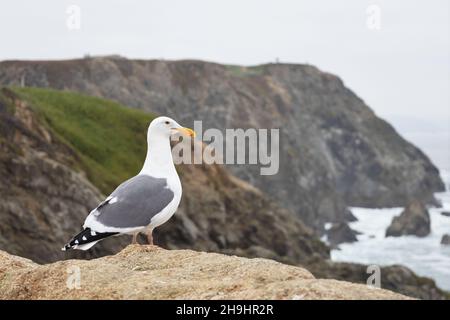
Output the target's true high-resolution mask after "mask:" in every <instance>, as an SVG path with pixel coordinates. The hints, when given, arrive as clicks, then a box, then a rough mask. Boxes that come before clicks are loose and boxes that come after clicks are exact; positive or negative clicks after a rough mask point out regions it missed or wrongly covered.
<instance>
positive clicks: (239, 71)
mask: <svg viewBox="0 0 450 320" xmlns="http://www.w3.org/2000/svg"><path fill="white" fill-rule="evenodd" d="M225 68H226V69H227V70H228V72H230V73H231V74H232V75H233V76H235V77H248V76H256V75H262V74H263V73H264V65H258V66H252V67H244V66H238V65H225Z"/></svg>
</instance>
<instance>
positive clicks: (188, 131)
mask: <svg viewBox="0 0 450 320" xmlns="http://www.w3.org/2000/svg"><path fill="white" fill-rule="evenodd" d="M175 130H177V131H178V132H181V133H182V134H184V135H186V136H189V137H192V138H195V131H194V130H192V129H189V128H176V129H175Z"/></svg>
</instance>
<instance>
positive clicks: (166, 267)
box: [0, 245, 408, 300]
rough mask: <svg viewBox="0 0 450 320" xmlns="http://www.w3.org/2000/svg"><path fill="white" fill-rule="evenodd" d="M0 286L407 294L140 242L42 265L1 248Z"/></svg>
mask: <svg viewBox="0 0 450 320" xmlns="http://www.w3.org/2000/svg"><path fill="white" fill-rule="evenodd" d="M75 268H77V270H79V275H80V281H79V282H75V281H72V282H71V281H68V270H74V269H75ZM78 284H79V286H78ZM74 286H77V287H74ZM0 287H1V288H2V290H0V299H355V300H356V299H358V300H359V299H407V298H408V297H406V296H403V295H400V294H397V293H393V292H391V291H387V290H383V289H379V290H374V289H371V288H368V287H367V286H364V285H360V284H352V283H348V282H343V281H336V280H319V279H315V278H314V276H313V275H312V274H311V273H310V272H309V271H307V270H305V269H302V268H299V267H293V266H287V265H283V264H281V263H278V262H275V261H272V260H266V259H246V258H239V257H236V256H232V257H231V256H225V255H221V254H215V253H205V252H196V251H191V250H164V249H161V248H158V247H155V246H139V245H133V246H128V247H127V248H125V249H124V250H123V251H121V252H120V253H118V254H117V255H114V256H109V257H104V258H100V259H95V260H90V261H83V260H67V261H61V262H56V263H53V264H48V265H37V264H35V263H33V262H31V261H29V260H25V259H23V258H18V257H15V256H11V255H9V254H7V253H5V252H1V251H0Z"/></svg>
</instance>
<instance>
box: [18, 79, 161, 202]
mask: <svg viewBox="0 0 450 320" xmlns="http://www.w3.org/2000/svg"><path fill="white" fill-rule="evenodd" d="M13 91H14V92H15V93H16V94H17V95H19V96H20V97H21V98H22V99H23V100H25V101H27V102H28V103H29V105H30V107H31V108H32V109H33V110H34V111H35V112H36V113H37V114H38V116H39V118H40V119H41V120H42V121H43V122H44V123H45V125H46V126H47V127H48V128H49V129H51V130H52V131H53V132H54V133H55V135H56V136H57V137H58V138H59V139H60V140H61V141H62V142H63V143H65V144H67V145H69V146H70V147H72V148H73V149H74V150H75V152H76V153H77V154H78V156H79V159H81V163H79V164H77V165H79V167H80V168H81V169H83V170H84V171H85V172H86V174H87V176H88V179H89V180H90V181H91V182H92V183H93V184H94V185H96V186H97V187H98V188H100V190H101V191H102V192H104V193H109V192H111V191H112V190H113V189H114V188H115V187H116V186H117V185H118V184H119V183H121V182H122V181H124V180H125V179H127V178H129V177H130V176H133V175H135V174H136V173H137V172H138V170H139V169H140V168H141V166H142V163H143V160H144V158H145V153H146V149H147V143H146V132H147V127H148V124H149V123H150V121H151V120H152V119H153V118H154V115H151V114H148V113H145V112H142V111H139V110H136V109H130V108H126V107H124V106H122V105H120V104H118V103H115V102H113V101H109V100H105V99H100V98H95V97H90V96H85V95H81V94H77V93H73V92H66V91H57V90H49V89H38V88H13Z"/></svg>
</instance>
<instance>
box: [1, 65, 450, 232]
mask: <svg viewBox="0 0 450 320" xmlns="http://www.w3.org/2000/svg"><path fill="white" fill-rule="evenodd" d="M0 84H3V85H20V84H24V85H26V86H37V87H51V88H56V89H65V90H73V91H79V92H83V93H87V94H90V95H95V96H100V97H106V98H109V99H113V100H116V101H120V102H121V103H124V104H125V105H127V106H130V107H134V108H138V109H142V110H146V111H152V112H156V113H159V114H167V115H169V116H172V117H174V118H176V119H177V120H179V121H180V122H182V123H187V124H189V123H192V122H193V121H194V120H202V121H203V128H204V129H206V128H210V127H212V128H218V129H225V128H244V129H246V128H269V129H270V128H280V171H279V173H278V174H277V175H273V176H262V175H260V171H259V167H258V166H248V165H240V166H230V167H229V169H230V170H231V171H232V172H233V173H234V174H236V175H237V176H238V177H240V178H242V179H244V180H246V181H247V182H250V184H252V185H254V186H256V187H258V188H259V189H261V190H262V191H264V192H265V193H266V194H267V195H269V196H270V197H271V198H273V199H275V200H277V201H278V202H279V203H281V204H282V205H283V206H284V207H285V208H287V209H290V210H291V211H292V212H295V213H296V214H297V215H298V216H300V217H301V218H302V220H303V221H304V222H305V223H306V224H307V225H309V226H310V227H313V228H314V229H316V230H318V231H321V230H322V228H323V223H324V222H328V221H331V222H341V221H345V220H346V219H347V216H348V215H347V212H346V206H347V205H351V206H365V207H385V206H403V205H405V204H406V203H407V202H408V200H410V199H411V198H415V199H419V200H421V201H424V202H427V203H430V202H433V201H434V199H433V192H435V191H439V190H443V188H444V185H443V183H442V181H441V180H440V178H439V173H438V170H437V169H436V168H435V167H434V166H433V164H432V163H431V162H430V161H429V159H428V158H427V157H426V156H425V155H424V154H423V153H422V152H421V151H420V150H419V149H417V148H416V147H414V146H413V145H412V144H410V143H409V142H407V141H405V140H404V139H403V138H402V137H400V136H399V135H398V134H397V132H396V131H395V130H394V129H393V128H392V127H391V126H390V125H389V124H388V123H386V122H385V121H383V120H382V119H380V118H378V117H377V116H376V115H375V114H374V113H373V111H372V110H370V108H369V107H368V106H367V105H366V104H365V103H364V101H362V100H361V99H360V98H358V97H357V96H356V95H355V94H354V93H353V92H352V91H351V90H349V89H348V88H346V87H345V85H344V84H343V82H342V81H341V80H340V79H339V78H338V77H336V76H334V75H331V74H328V73H325V72H322V71H320V70H318V69H317V68H315V67H313V66H309V65H288V64H272V65H261V66H257V67H248V68H246V67H238V66H225V65H219V64H214V63H206V62H201V61H142V60H127V59H121V58H112V57H110V58H108V57H106V58H92V59H90V58H89V59H82V60H71V61H48V62H46V61H42V62H31V61H28V62H27V61H9V62H8V61H6V62H1V63H0Z"/></svg>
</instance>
